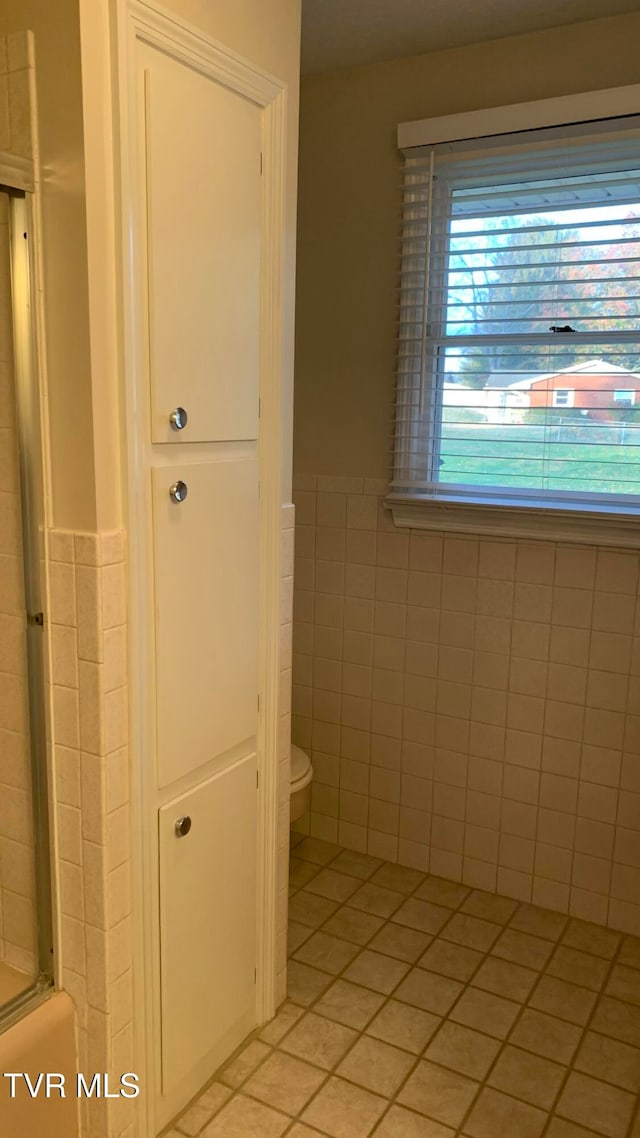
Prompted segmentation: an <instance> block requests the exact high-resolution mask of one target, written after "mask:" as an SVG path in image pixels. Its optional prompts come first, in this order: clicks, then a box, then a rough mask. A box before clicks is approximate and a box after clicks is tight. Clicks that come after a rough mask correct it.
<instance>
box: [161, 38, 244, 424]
mask: <svg viewBox="0 0 640 1138" xmlns="http://www.w3.org/2000/svg"><path fill="white" fill-rule="evenodd" d="M143 64H144V67H145V88H144V98H145V118H146V212H147V233H148V290H149V350H150V369H151V416H152V439H153V441H154V442H171V441H181V442H189V441H203V442H204V441H215V440H218V439H220V440H238V439H255V438H256V437H257V434H258V426H257V424H258V369H259V346H260V244H261V226H262V178H261V146H262V143H261V137H262V111H261V110H260V108H259V107H257V106H256V104H255V103H252V102H250V100H248V99H246V98H244V97H243V96H242V95H239V94H237V93H235V92H233V91H230V90H229V89H228V88H226V87H223V86H222V85H221V84H220V83H216V82H214V80H212V79H210V78H207V77H206V76H204V75H201V74H199V73H198V72H197V71H193V70H191V69H190V68H188V67H185V66H184V65H183V64H180V63H177V62H175V60H171V59H169V58H168V57H166V56H163V55H162V54H160V53H159V52H157V51H154V50H153V49H151V48H147V49H146V50H145V52H144V55H143ZM178 406H182V407H184V408H185V409H186V410H187V413H188V416H189V422H188V425H187V427H186V428H185V429H184V430H182V431H180V432H179V433H178V432H176V431H174V430H173V429H172V428H171V426H170V423H169V416H170V415H171V412H172V411H173V409H174V408H176V407H178Z"/></svg>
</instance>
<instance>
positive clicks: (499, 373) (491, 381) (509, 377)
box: [485, 368, 538, 387]
mask: <svg viewBox="0 0 640 1138" xmlns="http://www.w3.org/2000/svg"><path fill="white" fill-rule="evenodd" d="M537 375H538V372H537V371H507V370H506V369H505V370H503V369H502V368H496V370H495V371H492V372H491V373H490V374H489V377H488V379H487V382H486V383H485V387H513V385H514V384H516V383H526V382H528V381H529V380H531V379H535V378H536V376H537Z"/></svg>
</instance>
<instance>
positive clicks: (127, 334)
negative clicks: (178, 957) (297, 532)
mask: <svg viewBox="0 0 640 1138" xmlns="http://www.w3.org/2000/svg"><path fill="white" fill-rule="evenodd" d="M116 3H117V5H118V7H117V27H116V37H117V57H118V58H117V64H116V67H117V75H116V78H115V82H114V90H115V91H117V97H118V104H119V112H118V114H119V130H120V136H121V137H120V167H121V185H120V193H121V254H120V257H121V265H120V269H121V273H120V277H121V286H122V293H123V356H124V359H123V370H124V386H125V392H124V399H123V423H122V430H123V435H124V437H125V438H126V467H127V469H126V470H125V472H124V484H125V485H126V486H127V502H126V508H127V511H128V519H129V526H128V528H129V538H130V540H129V556H130V563H129V568H130V596H131V606H130V620H129V628H130V661H131V670H130V689H131V690H130V708H131V728H130V730H131V766H132V827H133V829H132V834H133V837H134V841H133V851H132V859H133V865H132V870H133V896H134V904H133V920H134V938H135V944H134V952H135V965H136V966H135V969H134V976H135V978H136V985H135V993H134V998H135V1010H136V1022H137V1024H138V1034H137V1039H136V1049H137V1057H138V1058H137V1062H138V1070H139V1072H140V1074H141V1077H142V1079H143V1083H144V1087H145V1094H144V1096H143V1098H142V1100H141V1110H143V1111H144V1112H145V1117H144V1119H141V1120H140V1124H139V1125H140V1131H141V1133H144V1134H145V1135H146V1134H148V1135H149V1136H151V1135H155V1134H156V1133H157V1132H158V1130H159V1129H160V1128H161V1127H162V1126H164V1125H165V1124H166V1123H167V1122H168V1121H169V1117H168V1116H167V1114H166V1113H164V1112H163V1113H161V1112H159V1109H158V1108H159V1104H160V1094H159V1091H160V1084H159V1071H160V1064H159V1040H160V1023H159V991H160V985H159V975H160V963H159V953H158V936H157V932H158V885H157V882H158V858H157V832H156V826H155V824H154V816H153V815H154V810H153V808H152V804H153V806H155V801H156V794H157V792H156V788H155V785H154V778H153V769H152V764H151V763H150V762H149V753H150V752H149V741H150V739H152V738H153V731H152V725H151V724H150V723H149V722H148V716H147V715H146V713H145V708H147V707H148V706H149V703H150V695H151V693H152V690H153V663H152V662H153V636H152V629H153V598H152V597H151V596H150V590H149V581H150V580H152V575H151V567H152V560H151V548H152V547H151V532H150V518H151V507H150V485H149V483H150V479H149V478H148V470H149V465H150V462H149V457H150V453H151V452H150V448H151V440H150V432H149V422H148V413H147V408H146V397H145V396H144V391H145V384H146V382H147V376H146V352H145V339H146V318H145V314H144V310H143V305H142V303H141V294H142V289H141V287H140V282H142V281H144V280H145V279H146V272H145V264H144V258H143V254H142V252H141V236H140V235H141V232H142V231H141V222H140V219H141V199H142V187H141V185H140V169H139V165H138V162H139V151H138V148H137V137H138V133H139V132H138V122H137V102H138V100H137V91H136V66H135V52H136V44H137V43H138V42H142V43H145V44H149V45H151V46H155V47H157V48H159V49H160V50H162V51H163V52H166V53H168V54H169V55H171V56H172V57H173V58H175V59H178V60H180V61H182V62H185V63H187V64H189V65H190V66H191V67H193V68H195V69H196V70H198V71H200V72H201V73H202V74H204V75H207V76H210V77H211V78H214V79H216V80H217V81H219V82H223V83H224V84H225V85H226V86H228V87H229V88H230V89H232V90H235V91H238V92H239V93H241V94H243V95H244V96H246V97H247V98H250V99H251V100H253V101H254V102H255V103H257V104H258V105H259V106H261V107H262V108H264V119H263V123H264V138H263V153H264V199H263V200H264V211H263V224H264V230H263V250H264V256H263V258H262V274H263V278H262V309H261V321H262V336H261V377H260V398H261V419H260V440H259V469H260V540H261V566H262V568H261V576H260V610H261V618H260V661H259V690H260V715H259V723H258V770H259V782H260V785H259V792H258V793H259V797H258V890H257V893H258V912H257V914H256V921H257V952H258V961H257V975H258V979H257V991H256V1022H257V1023H260V1022H264V1021H265V1020H266V1019H268V1018H270V1017H271V1016H272V1015H273V1013H274V1011H275V1006H274V1002H275V968H276V944H275V939H276V925H275V920H276V911H277V879H276V870H277V841H276V838H277V805H278V803H277V774H278V754H277V739H278V646H279V627H280V620H279V617H280V608H279V591H280V556H279V550H280V447H281V442H280V368H281V363H280V359H281V338H282V306H283V285H282V243H283V218H284V189H285V187H284V146H285V111H286V88H285V86H284V85H283V84H282V83H281V82H280V81H279V80H277V79H275V78H273V76H270V75H267V74H265V73H263V72H262V71H260V70H259V69H257V68H256V67H255V66H254V65H253V64H251V63H247V62H246V61H245V60H243V59H241V58H240V57H239V56H237V55H235V54H234V53H232V52H230V51H229V50H228V49H227V48H226V47H224V46H223V45H221V44H217V43H215V42H213V41H212V40H210V39H208V38H207V37H206V36H204V35H203V34H202V32H201V31H200V30H199V29H197V28H194V27H191V26H189V25H187V24H184V23H182V22H180V21H178V20H177V19H176V18H175V16H174V15H173V14H171V13H168V12H166V11H164V10H162V9H161V8H159V7H157V6H155V5H151V4H149V3H147V2H145V0H132V2H130V3H127V0H116ZM136 839H137V840H136ZM196 1089H197V1088H195V1087H194V1092H195V1090H196ZM167 1109H168V1108H167V1105H165V1106H164V1111H166V1110H167Z"/></svg>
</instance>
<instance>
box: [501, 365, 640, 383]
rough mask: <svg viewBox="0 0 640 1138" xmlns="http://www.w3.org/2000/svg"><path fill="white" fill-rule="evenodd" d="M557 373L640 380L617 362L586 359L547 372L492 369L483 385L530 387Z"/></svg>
mask: <svg viewBox="0 0 640 1138" xmlns="http://www.w3.org/2000/svg"><path fill="white" fill-rule="evenodd" d="M557 375H566V376H567V378H568V377H569V376H571V375H576V376H580V375H627V376H629V377H630V378H633V379H635V380H638V381H640V375H638V373H637V372H633V371H629V368H626V367H620V366H619V365H618V364H612V363H609V362H608V361H607V360H586V361H585V363H582V364H573V365H572V366H571V367H564V368H558V370H557V371H548V372H537V371H535V372H517V371H501V370H499V369H498V370H496V371H492V372H491V374H490V375H489V378H488V379H487V382H486V384H485V387H494V388H495V387H500V388H503V387H525V388H526V387H531V384H532V383H538V382H539V381H540V380H541V379H554V378H555V377H556V376H557Z"/></svg>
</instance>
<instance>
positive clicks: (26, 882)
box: [0, 192, 51, 1018]
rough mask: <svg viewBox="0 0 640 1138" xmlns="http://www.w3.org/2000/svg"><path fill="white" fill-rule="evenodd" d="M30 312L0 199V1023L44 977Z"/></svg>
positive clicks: (36, 438) (14, 215)
mask: <svg viewBox="0 0 640 1138" xmlns="http://www.w3.org/2000/svg"><path fill="white" fill-rule="evenodd" d="M31 311H32V306H31V298H30V295H29V251H28V231H27V207H26V199H25V197H24V195H18V194H14V193H10V192H0V1018H1V1017H2V1015H3V1013H4V1012H6V1011H8V1010H10V1009H12V1008H14V1007H15V1005H16V1001H17V1002H20V997H22V996H23V995H24V994H26V993H29V992H30V991H32V990H33V989H34V988H40V987H42V986H43V984H47V983H49V982H50V973H51V931H50V927H51V919H50V902H49V864H48V862H49V856H48V848H49V841H48V825H47V809H46V739H45V732H44V679H43V641H42V638H43V627H42V618H41V616H40V611H39V610H40V604H39V599H40V568H41V553H40V549H39V544H40V541H41V535H42V521H41V517H40V516H39V502H38V498H39V495H38V492H37V490H38V485H39V475H38V471H39V468H40V461H39V456H40V435H39V428H38V420H37V415H36V414H35V413H34V411H35V408H36V407H37V399H36V397H35V388H34V373H33V368H32V366H31V361H32V356H33V352H32V345H33V334H32V327H31ZM34 601H35V604H36V606H37V607H36V608H34ZM43 795H45V797H44V801H43Z"/></svg>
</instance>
